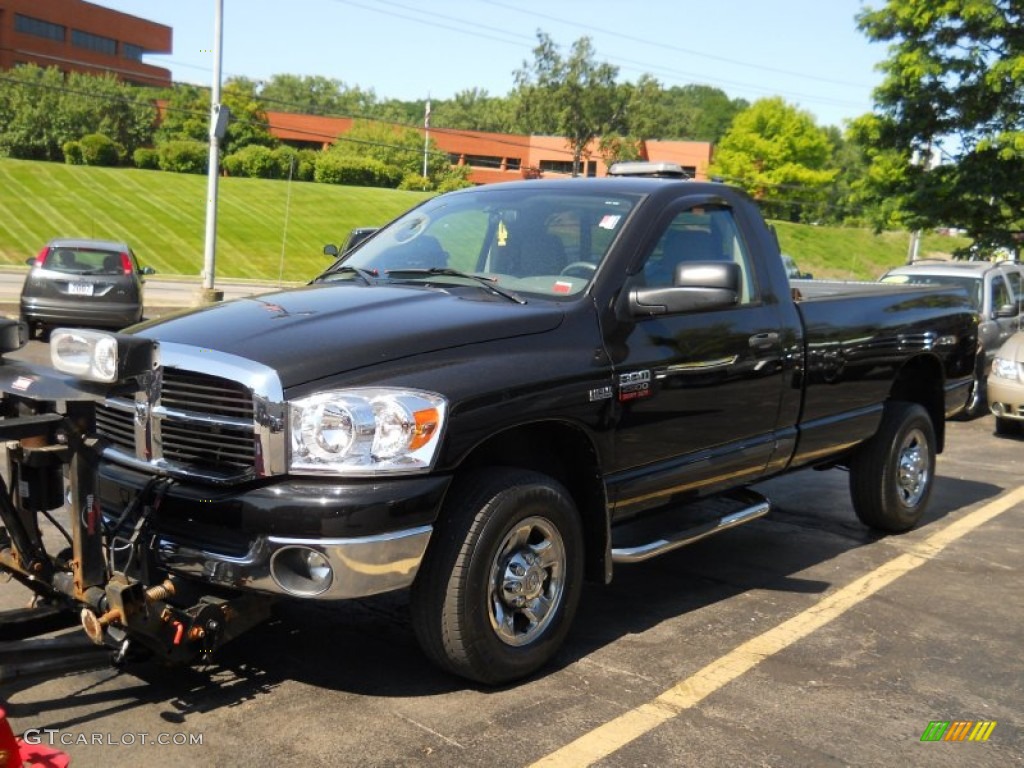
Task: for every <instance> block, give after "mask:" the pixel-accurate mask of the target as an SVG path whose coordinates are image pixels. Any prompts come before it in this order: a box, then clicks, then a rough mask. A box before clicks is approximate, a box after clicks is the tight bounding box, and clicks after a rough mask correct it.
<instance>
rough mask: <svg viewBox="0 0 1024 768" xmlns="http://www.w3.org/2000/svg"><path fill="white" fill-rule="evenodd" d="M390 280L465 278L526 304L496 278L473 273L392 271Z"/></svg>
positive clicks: (517, 302)
mask: <svg viewBox="0 0 1024 768" xmlns="http://www.w3.org/2000/svg"><path fill="white" fill-rule="evenodd" d="M387 276H388V277H389V278H398V279H399V280H400V279H402V278H403V277H436V276H441V277H463V278H465V279H466V280H472V281H473V282H474V283H477V284H478V285H480V286H481V287H483V288H486V289H487V290H488V291H490V292H491V293H494V294H497V295H498V296H501V297H503V298H506V299H508V300H509V301H514V302H515V303H516V304H525V303H526V299H524V298H522V297H520V296H517V295H516V294H514V293H512V291H506V290H505V289H504V288H499V287H498V286H497V285H496V283H497V282H498V281H497V279H496V278H493V277H483V276H482V275H474V274H472V273H471V272H460V271H459V270H457V269H449V268H448V267H431V268H430V269H390V270H388V271H387Z"/></svg>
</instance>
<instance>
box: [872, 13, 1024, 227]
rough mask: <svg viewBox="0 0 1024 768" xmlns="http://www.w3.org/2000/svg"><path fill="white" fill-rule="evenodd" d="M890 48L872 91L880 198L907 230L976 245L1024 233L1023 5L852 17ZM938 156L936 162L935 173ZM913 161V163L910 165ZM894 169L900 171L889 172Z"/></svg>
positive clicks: (873, 38) (877, 40) (875, 39)
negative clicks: (929, 229)
mask: <svg viewBox="0 0 1024 768" xmlns="http://www.w3.org/2000/svg"><path fill="white" fill-rule="evenodd" d="M858 23H859V26H860V29H861V30H862V31H863V32H864V33H865V34H866V35H867V37H868V38H869V39H870V40H872V41H876V42H885V43H888V44H889V57H888V59H886V61H885V62H884V63H883V65H882V71H883V72H884V73H885V79H884V81H883V83H882V85H881V86H879V88H877V89H876V91H875V103H876V113H877V117H876V119H877V123H876V124H875V125H874V126H873V127H872V129H873V130H874V132H875V134H876V138H877V142H878V145H877V146H878V147H879V151H880V152H882V153H884V154H881V155H880V158H881V159H880V160H879V161H878V162H884V163H886V164H887V165H888V168H887V171H888V172H887V174H886V175H885V178H884V179H880V181H884V182H885V184H884V185H883V186H882V187H881V194H886V195H890V196H896V197H898V198H899V199H900V200H901V202H902V205H903V207H904V209H905V211H906V215H905V218H906V221H907V223H908V224H909V225H910V226H912V227H919V226H924V225H936V224H944V225H947V226H957V227H963V228H965V229H967V231H968V232H969V233H970V234H971V235H973V236H974V237H975V238H976V240H977V241H979V242H980V243H981V244H983V245H1004V246H1010V247H1018V246H1019V239H1018V238H1020V237H1021V234H1022V233H1024V185H1022V184H1021V179H1022V178H1024V64H1022V62H1024V35H1022V34H1021V30H1022V29H1024V5H1022V4H1021V2H1020V1H1019V0H970V1H969V2H968V1H967V0H960V1H959V2H952V0H947V1H946V2H940V3H936V2H932V1H931V0H886V2H884V4H883V6H882V7H881V8H879V9H878V10H865V11H863V12H862V13H861V14H860V15H859V16H858ZM936 151H939V152H940V153H941V155H942V157H943V162H942V163H941V164H940V165H938V166H937V167H934V168H929V167H927V166H929V165H930V164H931V163H929V162H922V158H924V159H931V158H933V157H934V155H935V154H936ZM915 161H916V162H915ZM897 163H898V164H899V165H900V167H899V168H895V167H893V166H894V164H897Z"/></svg>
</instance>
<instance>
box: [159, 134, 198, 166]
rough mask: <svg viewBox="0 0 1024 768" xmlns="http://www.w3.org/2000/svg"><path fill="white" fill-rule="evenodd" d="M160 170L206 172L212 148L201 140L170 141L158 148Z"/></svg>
mask: <svg viewBox="0 0 1024 768" xmlns="http://www.w3.org/2000/svg"><path fill="white" fill-rule="evenodd" d="M157 151H158V152H159V155H160V170H162V171H174V172H175V173H206V169H207V160H208V158H209V154H210V148H209V147H208V146H207V145H206V144H204V143H203V142H201V141H188V140H187V139H180V140H176V141H168V142H165V143H163V144H161V145H160V147H159V148H158V150H157Z"/></svg>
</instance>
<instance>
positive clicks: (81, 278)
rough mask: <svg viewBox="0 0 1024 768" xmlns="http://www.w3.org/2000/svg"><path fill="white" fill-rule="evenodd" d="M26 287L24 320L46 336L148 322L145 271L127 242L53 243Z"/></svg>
mask: <svg viewBox="0 0 1024 768" xmlns="http://www.w3.org/2000/svg"><path fill="white" fill-rule="evenodd" d="M27 264H28V265H29V266H30V267H31V270H29V273H28V275H27V276H26V277H25V283H24V285H23V286H22V289H21V319H22V320H24V321H25V322H26V323H28V326H29V328H30V329H31V330H32V331H33V332H34V331H36V330H38V331H40V332H42V333H45V331H46V329H47V328H48V327H53V326H56V325H87V326H100V327H104V328H124V327H125V326H128V325H131V324H133V323H137V322H139V321H140V320H141V319H142V303H143V299H142V283H143V281H144V276H145V275H151V274H153V272H154V270H153V269H152V268H150V267H144V268H140V267H139V262H138V260H137V259H136V258H135V254H134V253H133V252H132V249H131V248H130V247H129V246H128V244H127V243H122V242H114V241H111V240H72V239H57V240H51V241H50V242H49V243H47V244H46V246H45V247H44V248H43V249H42V250H41V251H40V252H39V255H38V256H36V257H35V258H34V259H29V260H28V262H27Z"/></svg>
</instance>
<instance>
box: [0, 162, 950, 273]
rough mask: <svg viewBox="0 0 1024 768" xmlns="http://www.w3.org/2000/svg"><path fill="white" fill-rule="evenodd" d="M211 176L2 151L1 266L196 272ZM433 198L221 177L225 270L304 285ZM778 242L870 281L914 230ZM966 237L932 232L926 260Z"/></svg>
mask: <svg viewBox="0 0 1024 768" xmlns="http://www.w3.org/2000/svg"><path fill="white" fill-rule="evenodd" d="M206 184H207V180H206V177H205V176H195V175H188V174H177V173H165V172H162V171H141V170H137V169H133V168H86V167H83V166H70V165H62V164H60V163H44V162H31V161H26V160H9V159H2V158H0V265H4V264H9V265H18V266H21V265H23V264H24V263H25V259H27V258H29V257H30V256H34V255H35V254H36V253H37V252H38V250H39V248H40V247H41V246H42V245H43V244H44V243H45V242H46V241H47V240H49V239H50V238H52V237H100V238H110V239H115V240H125V241H127V242H128V243H129V244H131V246H132V247H133V248H134V249H135V252H136V254H137V255H138V257H139V261H140V262H141V263H142V264H143V265H145V266H151V267H153V268H154V269H156V270H157V272H159V273H160V274H161V275H192V276H198V275H199V273H200V271H201V269H202V265H203V245H204V237H205V232H206ZM428 196H429V195H427V194H425V193H421V192H399V191H396V190H390V189H373V188H369V187H342V186H335V185H331V184H314V183H311V182H295V183H292V184H289V183H287V182H284V181H266V180H262V179H235V178H222V179H221V180H220V194H219V196H218V198H219V206H218V208H219V211H218V227H217V231H218V235H217V276H218V277H244V278H249V279H262V280H269V281H275V282H276V281H278V280H284V281H304V280H308V279H309V278H310V277H312V276H313V275H315V274H316V273H318V272H319V271H320V270H321V269H322V268H323V267H324V266H326V265H327V264H328V261H327V259H326V257H325V256H324V255H323V253H322V250H323V246H324V244H325V243H337V244H340V243H341V241H343V240H344V239H345V237H346V236H347V234H348V232H349V230H350V229H352V228H353V227H358V226H378V225H380V224H384V223H385V222H387V221H389V220H390V219H392V218H394V217H395V216H397V215H398V214H400V213H402V212H403V211H405V210H407V209H409V208H411V207H412V206H413V205H415V204H416V203H418V202H419V201H421V200H423V199H425V198H426V197H428ZM775 226H776V229H777V231H778V233H779V241H780V242H781V244H782V249H783V250H784V251H786V252H787V253H789V254H790V255H792V256H793V257H794V258H795V259H796V260H797V263H798V264H799V265H800V268H801V269H802V270H803V271H805V272H811V273H813V274H814V276H815V277H833V278H845V279H860V280H874V279H876V278H877V277H878V276H879V275H881V274H882V272H884V271H885V270H886V269H887V268H889V267H892V266H896V265H897V264H902V263H903V262H905V261H906V257H907V247H908V244H909V242H910V240H909V237H910V236H909V234H908V233H906V232H884V233H882V234H880V235H876V234H874V233H872V232H871V231H870V230H868V229H855V228H849V227H812V226H807V225H802V224H790V223H787V222H776V223H775ZM968 242H969V241H968V240H966V239H964V238H951V237H941V236H938V235H931V234H929V235H926V236H925V238H924V241H923V243H922V246H921V253H920V255H921V257H922V258H923V257H927V256H935V255H940V254H949V253H951V252H952V251H953V250H954V249H955V248H957V247H959V246H962V245H965V244H967V243H968Z"/></svg>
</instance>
